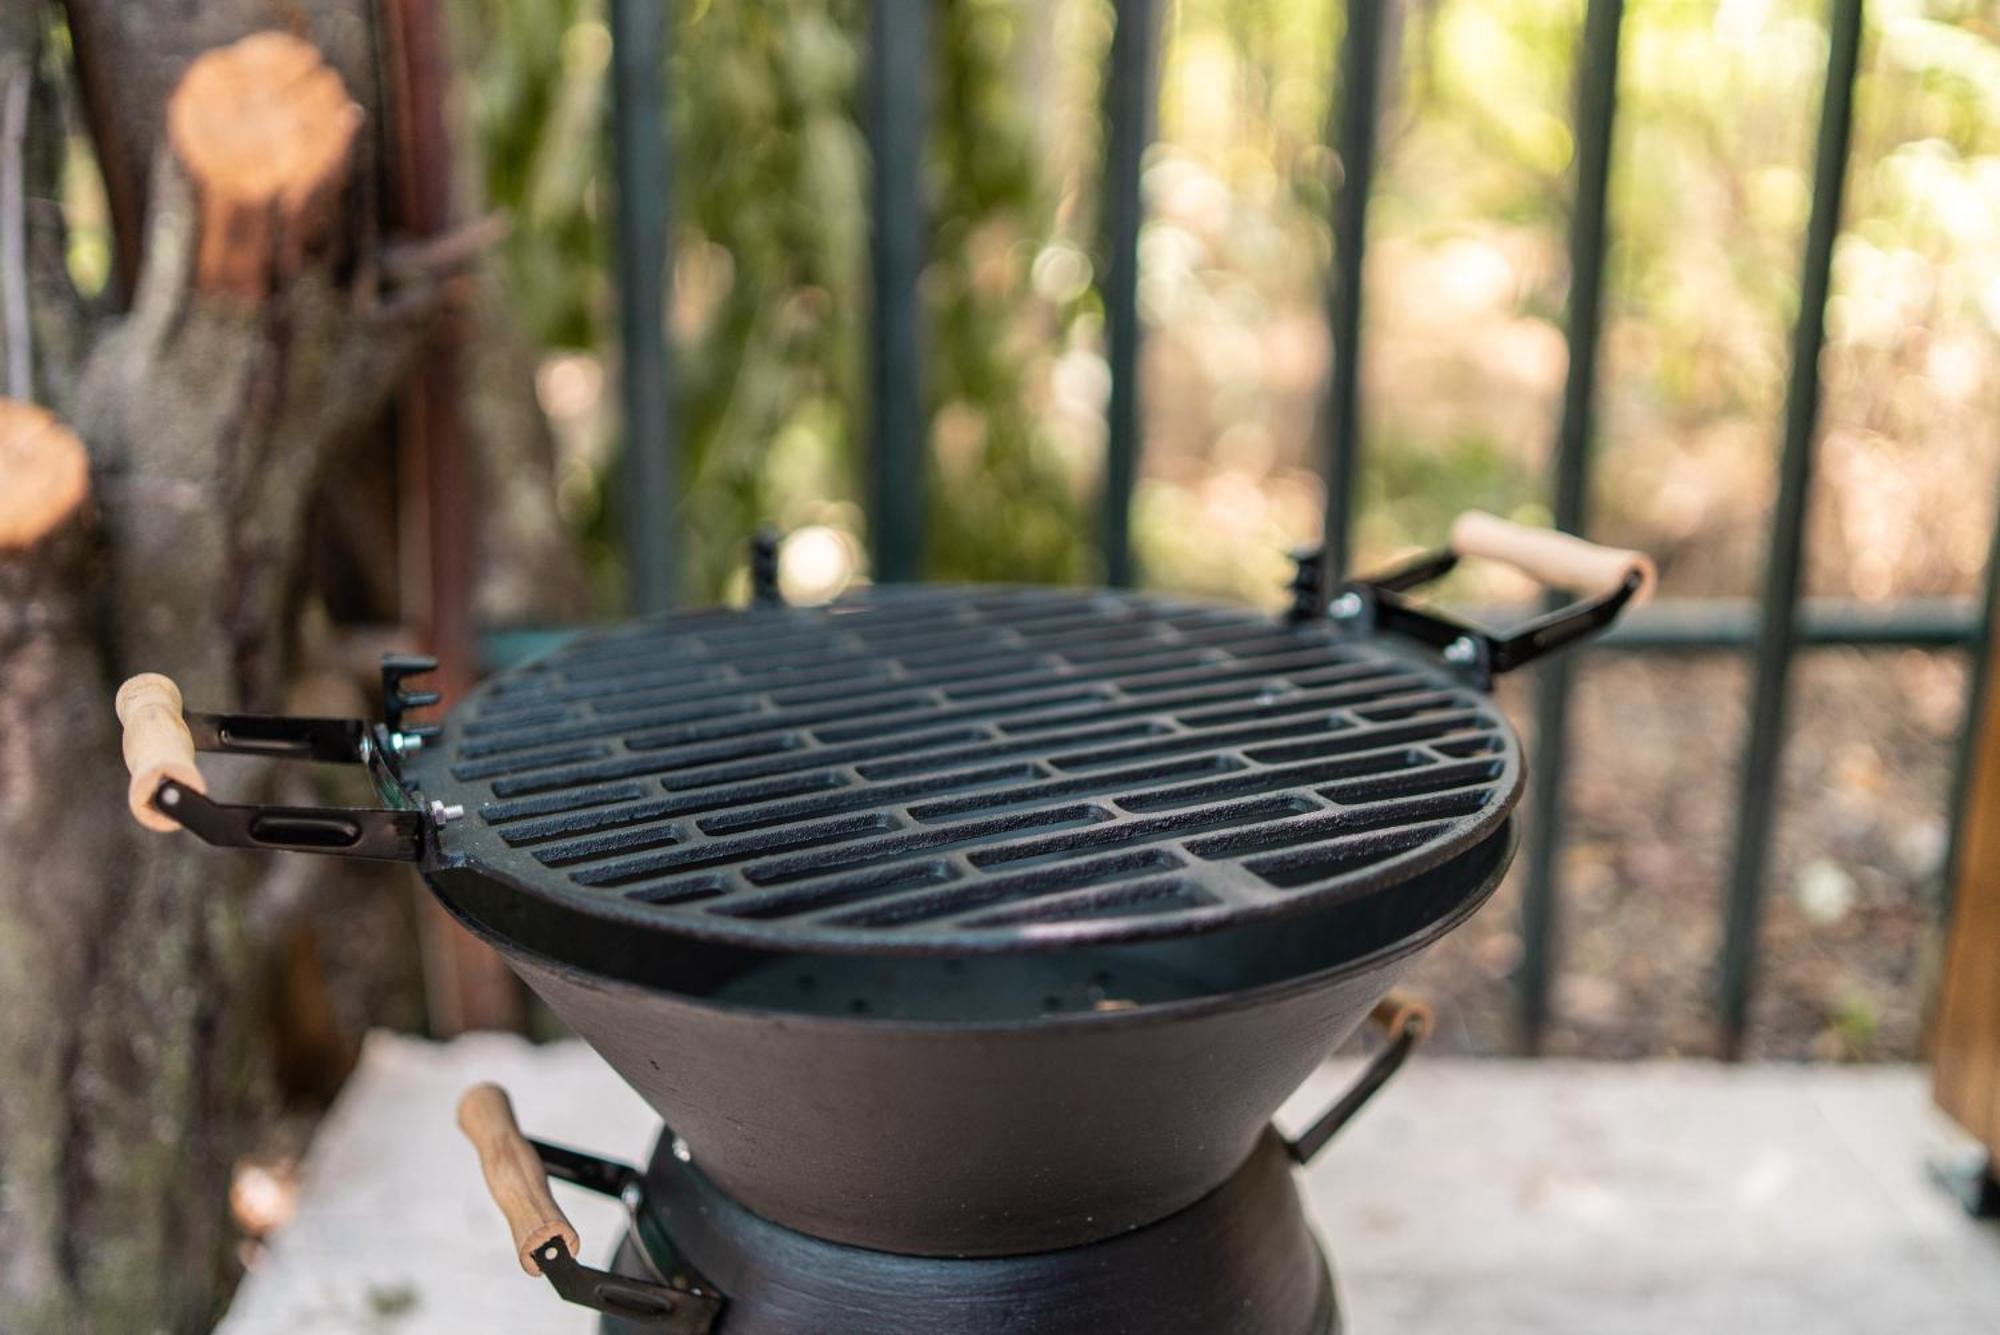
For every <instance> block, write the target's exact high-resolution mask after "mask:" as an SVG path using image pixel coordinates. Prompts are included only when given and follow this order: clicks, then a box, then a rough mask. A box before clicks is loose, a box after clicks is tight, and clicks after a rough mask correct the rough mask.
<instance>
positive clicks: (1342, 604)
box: [1326, 593, 1361, 621]
mask: <svg viewBox="0 0 2000 1335" xmlns="http://www.w3.org/2000/svg"><path fill="white" fill-rule="evenodd" d="M1326 610H1327V612H1328V613H1329V614H1331V615H1332V617H1333V619H1334V620H1335V621H1352V620H1354V618H1356V617H1358V616H1360V615H1361V595H1360V594H1358V593H1343V594H1341V595H1340V596H1339V597H1338V598H1336V599H1334V600H1333V603H1332V605H1331V606H1329V607H1328V608H1327V609H1326Z"/></svg>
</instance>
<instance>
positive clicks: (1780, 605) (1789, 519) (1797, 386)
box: [1720, 0, 1862, 1060]
mask: <svg viewBox="0 0 2000 1335" xmlns="http://www.w3.org/2000/svg"><path fill="white" fill-rule="evenodd" d="M1861 20H1862V0H1832V4H1831V7H1830V11H1829V17H1828V30H1829V38H1830V40H1829V41H1828V44H1827V65H1826V89H1825V95H1824V99H1823V101H1822V104H1821V109H1820V125H1819V147H1818V150H1817V153H1816V155H1815V159H1814V163H1813V203H1812V216H1811V219H1810V221H1809V222H1808V223H1807V226H1806V245H1805V256H1804V267H1803V272H1802V274H1801V277H1800V279H1799V313H1798V320H1797V323H1796V324H1795V325H1794V326H1793V330H1792V367H1791V379H1790V383H1789V384H1788V385H1787V387H1786V392H1785V434H1784V450H1783V454H1782V456H1781V457H1780V460H1779V465H1778V503H1777V513H1776V514H1775V516H1774V517H1773V521H1772V530H1771V548H1770V555H1769V558H1768V562H1767V566H1766V570H1765V577H1764V604H1763V620H1762V625H1761V628H1760V630H1759V632H1758V639H1757V665H1756V676H1755V680H1754V682H1753V683H1752V686H1751V693H1750V702H1751V703H1750V738H1749V742H1748V744H1747V745H1746V747H1745V749H1744V758H1743V787H1742V797H1741V800H1740V801H1739V803H1738V804H1737V811H1738V822H1739V824H1738V827H1737V839H1736V860H1735V864H1734V866H1733V868H1732V870H1731V874H1730V881H1729V904H1728V918H1727V921H1726V925H1725V929H1724V934H1723V940H1722V962H1721V969H1722V979H1721V987H1722V990H1721V1035H1720V1038H1721V1047H1722V1051H1723V1054H1724V1055H1725V1056H1726V1057H1728V1058H1730V1059H1731V1060H1734V1059H1735V1058H1736V1057H1738V1056H1740V1055H1741V1054H1742V1049H1743V1037H1744V1033H1745V1030H1746V1028H1747V1026H1748V1023H1749V1017H1750V996H1751V990H1752V988H1753V986H1754V981H1755V975H1756V969H1757V933H1758V927H1759V924H1760V922H1761V920H1762V916H1763V892H1764V878H1765V875H1766V872H1767V869H1768V866H1769V862H1770V843H1771V820H1772V815H1773V813H1774V811H1775V809H1776V807H1777V785H1778V762H1779V758H1780V752H1781V750H1782V747H1783V743H1784V731H1785V687H1786V679H1787V677H1788V675H1789V673H1790V669H1791V662H1792V652H1793V649H1794V648H1795V647H1796V645H1797V641H1798V630H1797V625H1796V615H1795V614H1796V612H1797V609H1798V598H1799V572H1800V566H1801V558H1802V555H1803V552H1804V548H1805V521H1806V502H1807V498H1808V494H1809V492H1810V489H1811V482H1812V463H1813V447H1814V438H1815V436H1816V435H1817V432H1818V425H1819V423H1818V419H1819V397H1820V395H1819V357H1820V350H1821V348H1822V346H1823V345H1824V343H1825V338H1826V297H1827V289H1828V285H1829V281H1830V279H1831V275H1832V268H1833V243H1834V240H1835V239H1836V238H1837V237H1838V235H1839V233H1840V203H1841V191H1842V187H1843V185H1844V184H1845V181H1846V175H1847V149H1848V140H1849V137H1850V131H1851V129H1852V126H1853V116H1854V78H1855V72H1856V69H1857V68H1858V66H1859V62H1860V54H1861Z"/></svg>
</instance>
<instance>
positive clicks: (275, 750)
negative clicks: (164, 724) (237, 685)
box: [182, 709, 368, 764]
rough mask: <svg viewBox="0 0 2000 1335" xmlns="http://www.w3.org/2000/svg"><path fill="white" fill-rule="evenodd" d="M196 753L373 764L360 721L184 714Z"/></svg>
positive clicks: (363, 726)
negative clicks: (368, 762) (369, 757)
mask: <svg viewBox="0 0 2000 1335" xmlns="http://www.w3.org/2000/svg"><path fill="white" fill-rule="evenodd" d="M182 717H183V718H184V719H185V720H186V722H187V730H188V735H189V736H190V737H192V738H193V739H194V749H195V750H197V751H219V752H226V753H229V754H232V755H252V756H273V757H277V758H279V759H283V760H321V761H327V762H329V763H332V764H356V763H360V762H363V761H366V760H367V758H368V753H367V745H368V725H367V724H366V723H365V722H363V721H362V720H360V719H358V718H298V717H293V716H290V715H285V714H205V713H202V712H201V711H200V710H195V709H190V710H187V711H185V712H184V713H183V714H182Z"/></svg>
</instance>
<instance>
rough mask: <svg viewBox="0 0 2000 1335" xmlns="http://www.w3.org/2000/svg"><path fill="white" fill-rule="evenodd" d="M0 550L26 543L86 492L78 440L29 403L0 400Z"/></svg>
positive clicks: (86, 465) (68, 512) (72, 509)
mask: <svg viewBox="0 0 2000 1335" xmlns="http://www.w3.org/2000/svg"><path fill="white" fill-rule="evenodd" d="M0 480H4V482H5V485H4V486H0V551H19V550H22V549H25V548H28V547H32V546H33V545H35V544H36V543H38V542H40V541H41V540H42V539H43V538H45V537H47V536H48V535H49V534H50V533H52V532H54V531H55V530H56V529H57V528H59V527H61V526H62V524H63V521H65V520H66V519H68V518H69V517H70V516H72V515H74V514H75V513H76V512H77V509H78V508H79V507H80V506H81V505H82V504H83V500H84V497H85V496H87V495H88V494H89V492H90V460H89V457H88V456H87V455H86V454H85V453H84V449H83V442H82V441H80V440H78V439H77V438H76V437H75V436H74V435H73V434H71V432H70V430H69V429H68V428H67V427H65V426H64V425H63V424H62V423H61V422H58V421H57V420H56V419H55V417H54V416H53V415H52V414H50V413H49V412H47V411H46V410H44V409H42V408H38V407H36V406H35V405H34V404H32V403H22V402H21V401H20V400H19V399H0Z"/></svg>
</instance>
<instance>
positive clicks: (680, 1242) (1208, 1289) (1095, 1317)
mask: <svg viewBox="0 0 2000 1335" xmlns="http://www.w3.org/2000/svg"><path fill="white" fill-rule="evenodd" d="M1024 1171H1027V1170H1026V1169H1025V1168H1024ZM647 1186H648V1192H649V1197H648V1202H647V1207H646V1210H645V1214H644V1215H643V1216H642V1219H641V1222H640V1236H642V1237H643V1238H644V1239H645V1245H646V1247H647V1249H648V1251H649V1252H650V1253H651V1255H652V1258H653V1260H654V1261H655V1263H656V1265H657V1268H658V1269H659V1271H660V1272H661V1273H663V1274H666V1275H670V1276H671V1275H673V1274H675V1272H676V1271H678V1270H682V1269H685V1268H690V1267H691V1268H692V1269H694V1270H695V1271H697V1272H699V1273H700V1274H701V1275H702V1276H704V1277H706V1278H707V1280H708V1281H709V1282H710V1283H712V1284H713V1285H714V1287H715V1288H717V1289H719V1290H720V1291H721V1292H722V1293H724V1294H726V1295H727V1296H728V1302H727V1304H726V1306H725V1307H724V1308H723V1312H722V1316H721V1318H720V1319H719V1320H718V1321H717V1323H716V1325H715V1328H714V1331H713V1335H902V1333H903V1332H909V1335H1216V1333H1217V1332H1221V1331H1227V1332H1230V1335H1338V1332H1339V1330H1340V1316H1339V1311H1338V1308H1337V1305H1336V1303H1335V1300H1334V1294H1333V1284H1332V1281H1331V1277H1330V1275H1329V1273H1328V1269H1327V1264H1326V1259H1325V1257H1324V1256H1323V1255H1322V1254H1321V1251H1320V1248H1319V1244H1318V1243H1317V1241H1316V1240H1315V1239H1314V1237H1313V1235H1312V1231H1311V1229H1310V1228H1309V1227H1308V1225H1307V1223H1306V1217H1305V1211H1304V1208H1303V1205H1302V1203H1301V1201H1300V1198H1299V1192H1298V1187H1297V1184H1296V1183H1295V1182H1294V1180H1293V1173H1292V1163H1291V1159H1290V1157H1289V1156H1288V1155H1287V1154H1286V1152H1285V1150H1284V1147H1283V1146H1282V1145H1281V1144H1280V1143H1279V1141H1278V1139H1277V1137H1276V1136H1275V1135H1267V1136H1265V1137H1264V1139H1263V1140H1262V1141H1261V1142H1259V1144H1258V1146H1257V1149H1256V1150H1255V1151H1254V1152H1253V1153H1252V1154H1251V1156H1250V1158H1249V1160H1248V1161H1247V1162H1246V1163H1245V1164H1244V1165H1243V1167H1242V1168H1241V1169H1239V1170H1238V1171H1237V1172H1236V1174H1235V1175H1234V1176H1233V1177H1231V1178H1230V1179H1229V1180H1228V1181H1227V1182H1225V1183H1224V1184H1223V1185H1222V1186H1221V1187H1219V1188H1217V1189H1216V1190H1215V1191H1213V1192H1211V1193H1210V1194H1209V1195H1207V1196H1205V1197H1203V1198H1202V1199H1201V1200H1199V1201H1196V1202H1195V1203H1194V1204H1193V1205H1191V1206H1188V1207H1187V1208H1186V1209H1184V1210H1182V1211H1180V1212H1179V1213H1177V1214H1174V1215H1171V1216H1169V1217H1168V1218H1166V1219H1163V1220H1161V1221H1159V1222H1158V1223H1155V1224H1151V1225H1149V1226H1147V1227H1145V1228H1141V1229H1136V1230H1134V1231H1132V1232H1129V1233H1124V1234H1120V1235H1119V1236H1117V1237H1114V1238H1110V1239H1107V1240H1105V1241H1103V1242H1097V1243H1091V1244H1089V1245H1087V1246H1082V1247H1072V1248H1068V1249H1066V1250H1063V1251H1055V1252H1041V1253H1036V1254H1034V1255H1028V1256H1001V1257H986V1258H980V1259H974V1260H953V1259H948V1258H937V1257H915V1256H901V1255H896V1254H893V1253H889V1252H877V1251H869V1250H866V1249H864V1248H859V1247H847V1246H842V1245H840V1244H838V1243H832V1242H827V1241H825V1240H823V1239H820V1238H814V1237H810V1236H808V1235H806V1234H803V1233H799V1232H796V1231H794V1230H792V1229H787V1228H782V1227H780V1226H778V1225H776V1224H773V1223H771V1222H770V1221H768V1220H766V1219H763V1218H760V1217H759V1216H757V1215H754V1214H752V1213H750V1212H749V1211H748V1210H745V1209H744V1208H743V1207H742V1206H740V1205H738V1204H736V1203H735V1202H734V1201H732V1200H730V1199H729V1198H728V1197H727V1196H725V1195H723V1193H722V1192H721V1191H719V1190H718V1189H717V1188H716V1187H715V1186H714V1185H713V1184H712V1183H710V1182H709V1181H708V1180H707V1179H706V1178H705V1177H703V1176H702V1174H700V1173H699V1172H697V1171H695V1169H693V1168H692V1167H691V1166H689V1165H687V1164H684V1163H682V1162H680V1161H679V1160H676V1159H674V1158H673V1157H672V1152H671V1147H670V1145H669V1144H668V1143H667V1142H666V1141H665V1139H664V1138H663V1141H662V1144H661V1146H660V1148H659V1150H658V1151H657V1152H656V1154H655V1161H654V1164H653V1167H652V1169H651V1170H650V1171H649V1172H648V1174H647ZM613 1268H614V1269H615V1270H616V1271H617V1272H618V1273H620V1274H624V1275H630V1276H633V1277H635V1278H637V1277H645V1276H646V1275H647V1268H646V1266H645V1264H644V1262H643V1261H642V1260H641V1258H640V1256H639V1254H638V1252H637V1249H636V1242H635V1239H634V1238H631V1237H628V1238H627V1239H626V1242H625V1244H624V1245H623V1246H622V1247H620V1248H619V1252H618V1256H617V1259H616V1261H615V1263H614V1266H613ZM602 1331H603V1333H604V1335H645V1331H644V1329H643V1328H642V1327H639V1326H636V1325H633V1324H630V1323H628V1322H624V1321H619V1320H617V1319H615V1318H611V1317H606V1318H605V1319H604V1322H603V1326H602Z"/></svg>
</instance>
